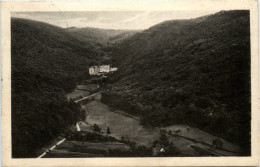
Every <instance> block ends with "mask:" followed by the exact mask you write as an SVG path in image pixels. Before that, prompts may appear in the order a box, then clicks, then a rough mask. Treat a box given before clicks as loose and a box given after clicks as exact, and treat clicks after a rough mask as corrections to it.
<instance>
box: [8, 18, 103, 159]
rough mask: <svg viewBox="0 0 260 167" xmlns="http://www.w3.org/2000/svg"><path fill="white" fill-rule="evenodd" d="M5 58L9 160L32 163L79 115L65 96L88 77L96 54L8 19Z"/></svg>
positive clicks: (66, 36)
mask: <svg viewBox="0 0 260 167" xmlns="http://www.w3.org/2000/svg"><path fill="white" fill-rule="evenodd" d="M11 53H12V55H11V56H12V57H11V60H12V62H11V63H12V64H11V65H12V68H11V70H12V144H13V145H12V155H13V156H14V157H32V156H33V154H34V151H35V150H37V149H38V148H40V147H42V145H43V144H47V143H48V142H49V141H50V140H52V139H53V138H55V137H57V136H58V135H59V134H60V133H61V132H63V131H64V130H65V129H66V127H68V126H69V125H71V124H73V123H75V121H76V120H78V119H80V117H81V116H82V114H84V113H81V112H80V107H79V106H77V105H76V104H75V103H73V102H68V101H67V99H66V98H65V92H70V91H71V90H73V89H74V88H75V86H76V84H77V82H80V81H81V80H83V79H85V78H86V77H88V75H89V74H88V67H89V66H90V65H91V64H96V63H97V60H98V56H97V55H99V54H101V53H100V51H99V49H97V48H95V46H93V45H92V44H91V43H87V42H82V41H80V40H78V39H77V38H75V37H73V36H71V34H70V33H68V32H66V31H65V30H64V29H62V28H60V27H56V26H52V25H50V24H46V23H42V22H37V21H32V20H26V19H18V18H12V19H11ZM83 117H84V116H83Z"/></svg>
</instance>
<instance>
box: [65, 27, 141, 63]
mask: <svg viewBox="0 0 260 167" xmlns="http://www.w3.org/2000/svg"><path fill="white" fill-rule="evenodd" d="M65 30H66V31H67V32H69V33H70V34H71V35H72V36H73V37H75V38H77V39H78V40H80V41H81V42H83V43H91V44H92V45H93V46H95V47H96V48H97V49H99V51H100V52H101V54H100V55H101V57H102V61H101V63H102V64H111V63H113V62H112V61H111V51H112V50H113V48H114V47H115V46H116V45H117V44H118V43H120V42H121V41H123V40H125V39H128V38H129V37H131V36H133V35H135V34H136V33H138V32H141V30H116V29H100V28H92V27H85V28H76V27H69V28H66V29H65Z"/></svg>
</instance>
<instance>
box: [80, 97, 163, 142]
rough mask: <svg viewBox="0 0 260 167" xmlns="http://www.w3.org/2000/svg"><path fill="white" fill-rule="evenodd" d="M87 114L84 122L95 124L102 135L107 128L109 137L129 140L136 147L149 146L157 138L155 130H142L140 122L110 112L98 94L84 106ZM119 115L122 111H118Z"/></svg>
mask: <svg viewBox="0 0 260 167" xmlns="http://www.w3.org/2000/svg"><path fill="white" fill-rule="evenodd" d="M84 108H85V110H86V111H87V112H88V116H87V118H86V122H88V123H90V124H95V123H96V124H97V125H98V126H99V127H100V128H101V129H102V131H103V132H104V133H106V129H107V127H109V128H110V132H111V134H110V135H111V136H113V137H116V138H119V139H120V138H121V137H122V136H123V137H124V139H129V140H130V141H134V142H136V144H137V145H145V146H151V145H152V143H153V142H154V141H155V140H157V139H158V138H159V131H157V130H156V129H148V128H144V127H143V126H142V125H141V124H140V121H138V120H136V119H133V118H130V117H128V116H125V115H122V114H119V113H115V112H111V110H112V109H111V108H110V107H108V106H107V105H105V104H103V103H101V102H100V94H98V95H97V96H96V97H95V100H94V101H91V102H90V103H88V104H87V105H85V106H84ZM120 112H121V113H122V112H123V111H120Z"/></svg>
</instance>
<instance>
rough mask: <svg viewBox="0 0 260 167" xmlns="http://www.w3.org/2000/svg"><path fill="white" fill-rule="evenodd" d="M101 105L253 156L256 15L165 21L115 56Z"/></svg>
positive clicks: (120, 48)
mask: <svg viewBox="0 0 260 167" xmlns="http://www.w3.org/2000/svg"><path fill="white" fill-rule="evenodd" d="M112 55H113V60H114V61H115V62H116V64H117V66H118V69H119V70H118V71H117V72H116V73H114V74H113V75H112V76H111V77H110V78H109V83H110V84H108V85H107V91H105V92H103V94H102V101H103V102H105V103H107V104H109V105H111V106H115V107H118V108H121V109H124V110H126V111H129V112H130V113H132V114H138V115H141V116H142V118H143V123H144V124H146V125H153V126H166V125H172V124H179V123H180V124H183V123H186V124H189V125H192V126H196V127H199V128H201V129H203V130H205V131H208V132H211V133H213V134H215V135H217V136H219V137H223V138H225V139H227V140H229V141H231V142H234V143H236V144H239V145H240V146H242V147H244V148H245V149H246V151H247V152H246V153H245V154H246V155H249V154H250V119H251V112H250V111H251V109H250V19H249V11H222V12H219V13H216V14H214V15H209V16H205V17H200V18H197V19H191V20H175V21H166V22H163V23H161V24H158V25H156V26H153V27H151V28H149V29H147V30H145V31H143V32H141V33H138V34H136V35H134V36H133V37H131V38H129V39H127V40H125V41H124V42H122V43H121V44H120V45H118V47H117V48H115V49H114V50H113V53H112Z"/></svg>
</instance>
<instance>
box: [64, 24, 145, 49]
mask: <svg viewBox="0 0 260 167" xmlns="http://www.w3.org/2000/svg"><path fill="white" fill-rule="evenodd" d="M66 30H67V31H68V32H70V33H71V34H72V35H73V36H75V37H77V38H78V39H79V40H81V41H88V42H93V43H95V44H103V45H104V44H107V43H116V42H120V41H122V40H124V39H126V38H128V37H130V36H132V35H134V34H136V33H137V32H140V31H141V30H120V29H118V30H117V29H100V28H92V27H84V28H77V27H69V28H67V29H66Z"/></svg>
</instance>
